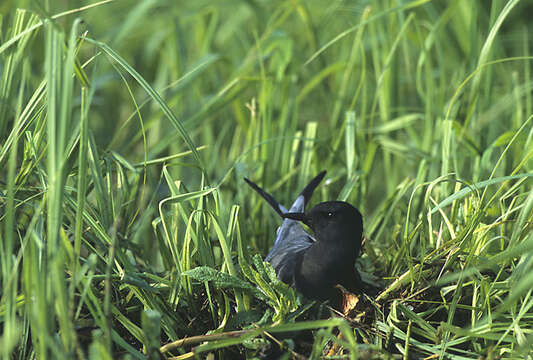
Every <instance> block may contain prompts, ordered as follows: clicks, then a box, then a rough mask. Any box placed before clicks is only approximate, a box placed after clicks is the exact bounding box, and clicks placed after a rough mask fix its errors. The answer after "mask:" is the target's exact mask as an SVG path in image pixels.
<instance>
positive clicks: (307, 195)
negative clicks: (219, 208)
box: [244, 170, 326, 217]
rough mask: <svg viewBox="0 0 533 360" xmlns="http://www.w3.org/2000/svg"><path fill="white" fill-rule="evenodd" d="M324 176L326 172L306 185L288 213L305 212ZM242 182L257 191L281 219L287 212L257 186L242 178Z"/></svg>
mask: <svg viewBox="0 0 533 360" xmlns="http://www.w3.org/2000/svg"><path fill="white" fill-rule="evenodd" d="M325 175H326V170H324V171H322V172H320V173H319V174H318V175H317V176H315V177H314V178H313V180H311V181H310V182H309V184H307V186H306V187H305V188H304V189H303V190H302V192H301V193H300V195H298V197H297V198H296V200H295V201H294V203H293V204H292V206H291V209H290V212H303V211H304V210H305V205H306V204H307V203H308V202H309V200H310V199H311V196H312V195H313V192H314V191H315V189H316V187H317V186H318V184H320V182H321V181H322V179H323V178H324V176H325ZM244 181H246V183H247V184H248V185H250V187H251V188H252V189H254V190H255V191H257V193H258V194H259V195H261V196H262V197H263V198H264V199H265V200H266V201H267V202H268V203H269V204H270V206H271V207H272V208H273V209H274V210H275V211H276V212H277V213H278V214H279V215H280V216H281V217H283V214H285V213H286V212H288V211H287V209H286V208H285V207H284V206H283V205H281V204H280V203H279V202H278V201H277V200H276V199H274V197H273V196H272V195H270V194H269V193H267V192H266V191H265V190H263V189H261V188H260V187H259V186H257V184H255V183H254V182H252V181H250V180H249V179H247V178H244Z"/></svg>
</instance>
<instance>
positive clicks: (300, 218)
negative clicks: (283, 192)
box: [281, 213, 312, 228]
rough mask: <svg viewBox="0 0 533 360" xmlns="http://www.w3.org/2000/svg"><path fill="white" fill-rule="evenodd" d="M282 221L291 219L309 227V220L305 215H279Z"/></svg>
mask: <svg viewBox="0 0 533 360" xmlns="http://www.w3.org/2000/svg"><path fill="white" fill-rule="evenodd" d="M281 216H282V217H283V218H284V219H291V220H297V221H301V222H303V223H304V224H305V225H307V226H309V227H310V228H312V226H311V221H310V220H311V219H310V218H309V217H308V216H307V215H306V214H305V213H285V214H282V215H281Z"/></svg>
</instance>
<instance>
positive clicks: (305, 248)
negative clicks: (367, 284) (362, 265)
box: [244, 170, 364, 304]
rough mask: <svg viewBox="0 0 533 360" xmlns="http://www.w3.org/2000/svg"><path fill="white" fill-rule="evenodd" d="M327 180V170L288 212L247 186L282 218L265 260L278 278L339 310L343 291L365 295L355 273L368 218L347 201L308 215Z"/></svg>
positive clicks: (317, 208) (324, 205)
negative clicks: (311, 200)
mask: <svg viewBox="0 0 533 360" xmlns="http://www.w3.org/2000/svg"><path fill="white" fill-rule="evenodd" d="M325 175H326V171H325V170H324V171H322V172H320V173H319V174H318V175H317V176H315V177H314V178H313V179H312V180H311V181H310V182H309V184H308V185H307V186H306V187H305V188H304V189H303V190H302V192H301V193H300V194H299V195H298V197H297V198H296V200H295V201H294V203H293V204H292V206H291V207H290V208H289V209H288V210H287V208H285V207H284V206H283V205H281V204H280V203H279V202H278V201H277V200H276V199H275V198H274V197H273V196H272V195H270V194H269V193H267V192H266V191H265V190H263V189H262V188H260V187H259V186H258V185H257V184H255V183H254V182H252V181H251V180H249V179H247V178H244V180H245V182H246V183H247V184H248V185H249V186H250V187H251V188H252V189H254V190H255V191H256V192H257V193H258V194H259V195H261V196H262V197H263V198H264V199H265V200H266V201H267V203H268V204H269V205H270V206H271V207H272V208H273V209H274V210H275V211H276V212H277V213H278V214H279V216H281V217H282V218H283V222H282V224H281V226H280V227H279V228H278V230H277V233H276V240H275V241H274V245H273V247H272V249H271V250H270V252H269V253H268V254H267V256H266V258H265V261H267V262H269V263H270V264H271V265H272V267H273V268H274V270H275V272H276V275H277V277H278V278H279V279H280V280H281V281H283V282H284V283H286V284H288V285H289V286H291V287H293V288H295V289H296V290H298V291H299V292H300V293H302V294H303V295H304V296H305V297H306V298H308V299H310V300H319V301H327V300H329V301H330V302H331V303H337V304H339V302H341V301H342V292H341V290H340V289H339V288H338V285H341V286H342V287H343V288H344V289H346V290H348V291H349V292H352V293H355V294H362V293H363V292H364V290H363V289H364V284H363V282H362V280H361V276H360V274H359V272H358V271H357V269H356V268H355V261H356V259H357V258H358V256H359V252H360V249H361V241H362V237H363V217H362V215H361V213H360V212H359V210H358V209H357V208H355V207H354V206H352V205H351V204H349V203H347V202H345V201H326V202H321V203H319V204H317V205H315V206H314V207H313V208H311V210H309V211H307V212H306V211H305V207H306V205H307V204H308V203H309V201H310V199H311V196H312V195H313V192H314V190H315V189H316V187H317V186H318V185H319V184H320V182H321V181H322V179H323V178H324V176H325ZM302 223H303V224H305V225H307V226H308V227H309V229H311V231H312V233H313V234H310V233H309V232H307V231H306V230H305V229H304V227H303V226H302Z"/></svg>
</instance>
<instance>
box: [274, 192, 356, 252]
mask: <svg viewBox="0 0 533 360" xmlns="http://www.w3.org/2000/svg"><path fill="white" fill-rule="evenodd" d="M283 217H284V218H288V219H293V220H298V221H301V222H303V223H304V224H306V225H307V226H309V227H310V228H311V230H313V232H314V233H315V237H316V239H317V240H318V241H328V242H334V241H335V242H337V241H339V242H345V243H352V244H354V241H355V245H357V249H359V247H360V244H361V238H362V234H363V217H362V216H361V213H360V212H359V210H357V209H356V208H355V207H353V206H352V205H350V204H349V203H347V202H345V201H327V202H322V203H320V204H317V205H316V206H315V207H313V208H312V209H311V210H309V211H308V212H306V213H285V214H283Z"/></svg>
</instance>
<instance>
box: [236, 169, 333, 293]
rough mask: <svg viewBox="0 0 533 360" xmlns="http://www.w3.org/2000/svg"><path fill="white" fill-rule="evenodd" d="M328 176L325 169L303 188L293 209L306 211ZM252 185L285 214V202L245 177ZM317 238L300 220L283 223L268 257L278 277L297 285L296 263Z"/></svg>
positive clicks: (291, 210)
mask: <svg viewBox="0 0 533 360" xmlns="http://www.w3.org/2000/svg"><path fill="white" fill-rule="evenodd" d="M325 175H326V172H325V171H322V172H321V173H320V174H318V175H317V176H316V177H315V178H314V179H313V180H311V181H310V182H309V184H308V185H307V186H306V187H305V188H304V189H303V191H302V192H301V193H300V195H299V196H298V197H297V198H296V200H295V201H294V202H293V204H292V206H291V207H290V212H304V211H305V205H306V203H308V202H309V199H310V198H311V195H313V191H314V190H315V188H316V187H317V186H318V184H319V183H320V181H322V179H323V178H324V176H325ZM244 180H245V181H246V182H247V183H248V185H250V186H251V187H252V189H254V190H255V191H257V192H258V193H259V194H260V195H261V196H262V197H263V198H264V199H265V200H266V201H267V202H268V203H269V204H270V206H271V207H272V208H273V209H274V210H275V211H276V212H277V213H278V214H280V215H281V214H284V213H286V212H288V211H287V208H285V207H284V206H283V205H281V204H280V203H279V202H278V201H277V200H276V199H274V197H273V196H272V195H270V194H269V193H267V192H266V191H264V190H263V189H261V188H260V187H259V186H257V185H256V184H255V183H253V182H252V181H250V180H248V179H244ZM314 242H315V239H314V238H313V237H312V236H311V235H310V234H309V233H308V232H306V231H305V230H304V228H303V226H302V224H300V222H298V221H296V220H292V219H284V220H283V223H282V224H281V226H280V227H279V228H278V230H277V233H276V241H275V242H274V246H273V247H272V249H271V250H270V252H269V253H268V255H267V257H266V258H265V260H266V261H268V262H269V263H270V264H271V265H272V267H273V268H274V269H275V270H276V274H278V277H279V278H280V279H281V280H282V281H284V282H286V283H288V284H293V283H294V279H293V278H292V276H293V275H294V266H295V264H296V263H297V261H296V260H297V258H298V257H299V256H301V254H302V253H303V251H304V250H305V249H307V248H308V247H309V246H311V245H313V243H314Z"/></svg>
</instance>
